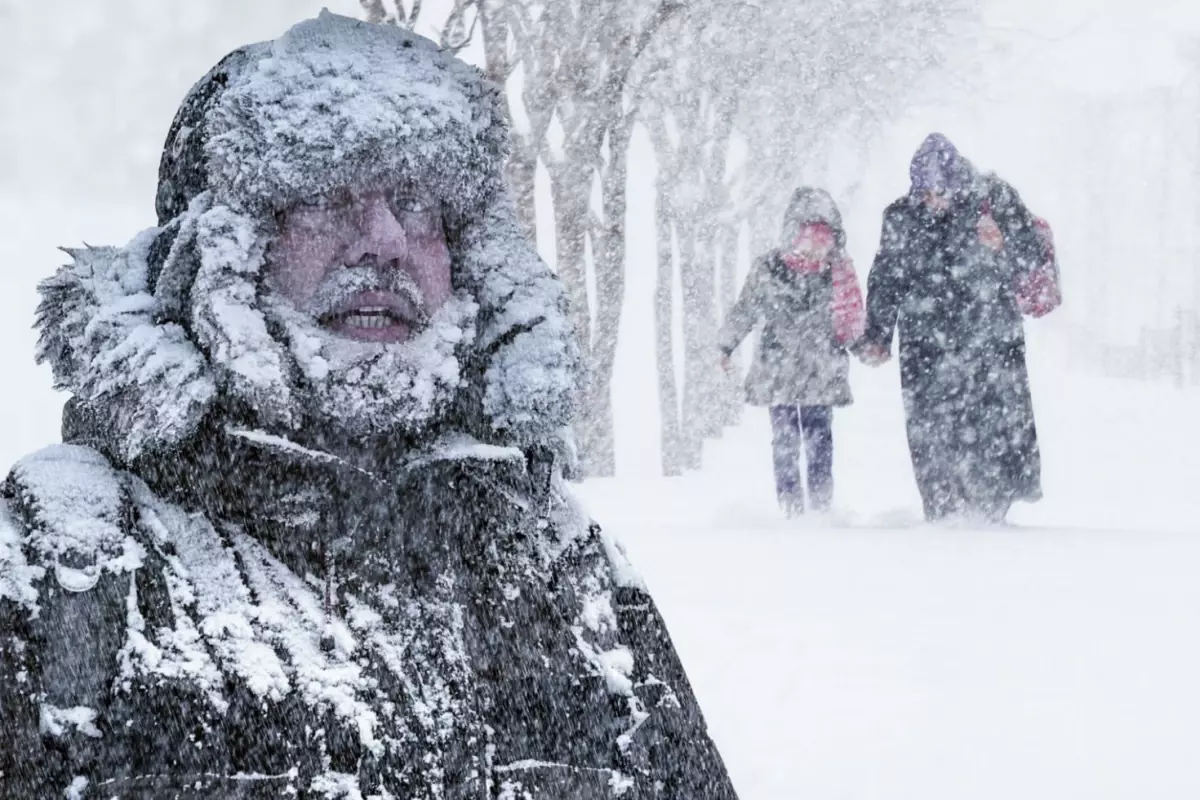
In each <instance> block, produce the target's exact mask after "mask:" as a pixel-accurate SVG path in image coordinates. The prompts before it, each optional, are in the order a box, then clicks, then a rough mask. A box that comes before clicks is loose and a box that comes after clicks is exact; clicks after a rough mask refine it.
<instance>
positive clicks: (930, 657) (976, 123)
mask: <svg viewBox="0 0 1200 800" xmlns="http://www.w3.org/2000/svg"><path fill="white" fill-rule="evenodd" d="M321 5H322V3H320V2H305V1H303V0H287V1H285V0H255V2H253V3H244V2H234V0H214V1H213V2H209V3H162V2H154V1H153V0H110V2H106V3H103V4H100V3H83V2H79V0H73V1H72V2H66V1H65V0H47V1H46V2H39V3H17V2H15V0H7V2H6V3H5V4H4V5H2V6H0V31H3V39H2V40H0V220H3V223H2V227H0V263H2V264H3V272H0V341H2V342H3V345H2V346H0V420H3V426H2V427H0V470H7V466H8V465H9V464H11V463H12V462H13V461H14V460H15V459H17V458H18V457H20V456H21V455H23V454H25V453H27V452H29V451H31V450H34V449H37V448H39V447H41V446H43V445H45V444H48V443H50V442H52V441H55V440H57V438H58V415H59V411H60V409H61V405H62V401H63V398H62V397H61V396H59V395H57V394H55V393H54V392H53V391H52V389H51V387H50V375H49V370H48V369H46V368H42V367H37V366H35V365H34V364H33V362H32V352H33V345H34V338H35V337H34V334H33V332H32V330H31V327H30V326H31V324H32V320H33V308H34V305H35V302H36V294H35V286H36V284H37V282H38V281H39V280H41V279H42V278H44V277H46V276H47V275H49V274H50V273H51V272H52V271H53V270H54V269H55V268H56V267H57V266H58V264H60V263H62V261H63V259H64V256H63V255H62V254H60V253H58V252H57V251H56V250H55V249H54V248H55V247H56V246H57V245H78V244H80V243H82V242H88V243H92V244H121V243H124V242H125V241H127V240H128V239H129V238H130V237H131V236H132V235H133V234H134V233H135V232H137V231H138V230H140V229H141V228H144V227H146V226H148V225H150V224H152V223H153V193H154V184H155V171H156V166H157V161H158V152H159V147H160V145H161V142H162V139H163V138H164V136H165V133H166V129H167V126H168V124H169V122H170V119H171V116H172V115H173V113H174V110H175V107H176V105H177V103H178V102H179V100H180V99H181V98H182V96H183V94H184V92H185V91H186V90H187V88H188V87H189V86H190V85H191V84H192V82H194V81H195V80H196V79H197V78H199V76H200V75H201V74H203V73H204V72H205V71H206V70H207V69H208V68H209V67H210V66H211V65H212V64H214V63H215V62H216V61H217V60H218V59H219V58H220V57H221V56H222V55H223V54H224V53H226V52H227V51H229V50H230V49H232V48H233V47H235V46H237V45H240V44H243V43H245V42H247V41H252V40H258V39H263V38H270V37H272V36H275V35H277V34H278V33H279V32H281V31H282V30H283V29H284V28H285V27H286V26H287V25H288V24H290V23H291V22H293V21H295V20H297V19H299V18H301V17H303V16H308V15H312V14H314V13H315V12H316V11H318V10H319V8H320V6H321ZM327 5H329V7H330V8H331V10H334V11H338V12H341V13H346V14H351V15H356V16H357V15H358V14H359V13H360V8H359V5H358V3H357V2H354V1H353V0H339V1H338V2H333V1H332V0H331V1H330V2H328V3H327ZM986 19H987V23H988V33H987V34H986V35H985V36H984V38H983V39H982V40H981V41H979V42H978V43H977V47H978V52H979V54H980V57H981V58H982V59H983V65H984V70H983V74H982V77H981V79H980V81H979V82H978V84H976V85H972V86H971V88H970V89H969V90H967V91H964V90H963V83H962V81H961V80H958V79H956V78H955V77H954V76H945V78H944V80H945V84H946V86H947V89H946V92H945V97H946V100H945V101H944V102H942V103H937V104H926V105H925V106H923V107H920V108H912V109H910V110H909V111H908V112H907V113H906V114H904V115H902V116H901V117H898V118H897V119H896V120H895V121H894V123H893V124H891V125H890V126H889V127H888V129H887V131H886V134H885V136H883V137H882V139H881V140H880V141H878V142H877V143H876V145H875V146H874V147H873V149H872V163H871V166H870V169H869V172H868V174H867V176H866V181H865V183H864V185H863V189H862V191H861V192H860V193H859V195H858V196H857V199H856V202H855V205H854V207H852V208H849V209H846V211H847V225H848V229H849V235H850V242H851V250H852V253H853V255H854V256H855V258H856V261H857V263H858V267H859V272H860V277H861V278H863V279H865V276H866V271H867V269H868V267H869V265H870V259H871V256H872V254H873V251H874V247H875V245H876V243H877V238H878V233H879V220H880V213H881V211H882V209H883V207H884V206H885V205H886V204H887V203H888V202H889V201H890V200H891V199H893V198H894V197H895V196H897V195H899V194H900V193H901V192H903V191H904V190H905V184H906V180H907V177H906V176H907V161H908V157H909V155H910V153H911V151H912V150H913V149H914V147H915V146H916V144H917V143H918V142H919V141H920V139H921V137H922V136H923V135H924V134H925V133H927V132H928V131H930V130H934V129H937V130H941V131H943V132H945V133H947V134H948V135H949V136H950V137H951V138H952V139H953V140H955V141H956V143H958V144H959V145H960V147H961V148H962V149H963V150H964V152H965V153H966V154H967V155H968V156H969V157H971V158H972V160H974V161H975V162H976V163H977V164H979V165H980V166H983V167H985V168H989V169H995V170H997V171H998V172H999V173H1000V174H1001V175H1003V176H1004V177H1005V178H1006V179H1008V180H1009V181H1011V182H1012V183H1014V184H1015V185H1016V186H1017V187H1018V189H1019V190H1020V191H1021V192H1022V194H1023V196H1024V197H1025V199H1026V201H1027V202H1028V203H1029V204H1030V205H1031V206H1032V207H1033V208H1034V209H1035V210H1036V211H1037V212H1038V213H1039V214H1041V215H1043V216H1045V217H1047V218H1048V219H1049V220H1050V221H1051V223H1052V224H1053V225H1054V227H1055V231H1056V234H1057V236H1058V239H1059V244H1060V258H1061V262H1062V268H1063V281H1064V288H1065V292H1066V296H1067V305H1066V306H1065V307H1064V308H1063V309H1062V310H1060V311H1059V312H1057V313H1056V314H1055V315H1054V316H1052V317H1050V318H1048V319H1047V320H1043V321H1039V322H1036V323H1032V324H1031V325H1030V326H1029V329H1028V330H1029V338H1030V351H1031V356H1030V368H1031V373H1032V382H1033V390H1034V399H1035V405H1036V410H1037V414H1038V426H1039V433H1040V435H1041V440H1042V447H1043V454H1044V459H1045V468H1046V477H1045V489H1046V494H1047V498H1046V500H1045V501H1044V502H1043V503H1041V504H1039V505H1037V506H1033V507H1028V508H1018V509H1016V510H1015V511H1014V514H1013V517H1012V519H1013V521H1014V522H1016V523H1017V524H1018V527H1016V528H1013V529H1007V530H997V531H988V532H980V531H963V530H944V529H930V528H927V527H924V526H923V525H920V524H919V518H920V513H919V501H918V498H917V494H916V489H915V486H914V485H913V482H912V478H911V472H910V469H909V466H908V462H907V452H906V450H905V446H904V433H903V419H902V413H901V409H900V399H899V386H898V375H897V372H896V369H895V366H894V365H892V366H889V367H888V368H886V369H884V370H881V371H878V372H871V371H868V370H866V369H864V368H860V367H858V366H856V367H855V370H854V372H853V374H852V380H853V383H854V388H855V393H856V395H857V397H858V404H857V405H856V406H854V407H853V408H852V409H850V410H847V411H845V412H841V413H839V415H838V417H837V422H836V425H835V436H836V437H837V438H836V447H837V456H836V467H835V473H836V477H837V480H838V498H837V507H838V510H837V512H836V513H835V515H834V519H833V520H831V521H828V520H827V521H825V522H823V523H785V522H783V521H781V520H780V519H779V516H778V514H777V512H776V511H775V509H774V501H773V496H772V494H773V490H772V483H771V475H770V464H769V433H768V426H767V422H766V415H765V413H763V412H762V411H761V410H758V409H751V410H748V411H747V413H746V415H745V421H744V423H743V425H741V426H740V427H739V428H736V429H733V430H731V431H729V432H727V433H726V435H725V436H724V438H723V439H721V440H718V441H715V442H712V443H710V445H709V446H708V447H707V448H706V451H705V468H704V470H703V471H701V472H700V473H696V474H691V475H688V476H687V477H684V478H680V479H674V480H670V481H668V480H663V479H660V478H657V473H658V468H659V463H660V462H659V457H658V401H657V397H656V381H655V372H654V370H655V366H654V353H653V346H652V334H653V327H652V326H653V318H652V317H653V305H652V304H653V292H654V273H655V264H654V245H653V235H654V229H653V202H654V192H653V185H654V184H653V180H654V161H653V157H652V154H651V153H650V148H649V142H648V139H647V137H645V136H644V134H638V135H636V136H635V138H634V142H633V146H632V150H631V155H630V157H631V161H632V163H631V169H630V196H629V209H628V220H629V245H630V253H631V259H632V260H631V265H630V270H629V274H628V289H627V301H626V307H625V313H624V321H623V328H622V334H621V340H620V346H619V350H618V356H617V366H616V372H615V398H614V407H615V409H614V413H615V418H616V430H617V472H618V476H617V478H615V479H612V480H605V481H594V482H591V483H589V484H587V485H585V486H583V487H582V489H581V491H582V493H583V494H584V496H585V497H586V499H587V500H588V502H589V505H590V507H591V511H592V513H593V514H594V515H595V516H596V517H597V518H598V519H599V521H600V522H602V523H603V524H605V525H607V526H608V527H610V529H612V530H614V531H615V532H616V533H617V534H618V536H620V537H621V538H622V539H623V540H625V541H626V543H627V545H628V547H629V549H630V552H631V555H632V557H633V559H634V561H635V563H637V564H638V565H639V566H640V568H641V569H642V571H643V573H644V574H645V576H646V578H647V581H648V582H649V584H650V586H651V588H652V590H653V591H654V594H655V597H656V599H657V600H658V602H659V604H660V606H661V607H662V609H663V611H664V614H665V615H666V618H667V621H668V623H669V624H670V626H671V628H672V631H673V633H674V636H675V638H676V643H677V645H678V648H679V650H680V652H681V655H682V657H683V659H684V662H685V664H686V665H687V667H688V669H689V674H690V675H691V677H692V680H693V682H694V684H695V688H696V690H697V692H698V694H699V696H700V700H701V702H702V704H703V706H704V708H705V711H706V715H707V718H708V721H709V724H710V726H711V728H712V731H713V736H714V738H715V739H716V740H717V742H718V744H719V745H720V746H721V748H722V751H723V753H724V755H725V758H726V760H727V762H728V765H729V768H730V770H731V772H732V773H733V777H734V780H735V782H736V784H737V785H738V788H739V790H740V792H741V793H742V796H743V798H745V800H775V799H776V798H778V799H779V800H784V799H785V798H795V797H813V798H846V799H847V800H851V799H853V800H858V799H860V798H861V799H863V800H867V799H868V798H869V799H871V800H876V799H878V800H898V799H899V798H914V799H916V798H921V800H929V799H930V798H947V799H949V798H964V797H969V798H978V799H983V798H995V799H996V800H1001V799H1002V798H1003V799H1004V800H1010V799H1011V798H1014V797H1022V798H1054V800H1064V799H1065V798H1089V800H1092V799H1093V798H1146V797H1161V798H1167V797H1171V798H1175V797H1196V796H1200V772H1198V771H1197V770H1195V769H1194V767H1193V766H1192V764H1193V761H1194V756H1195V752H1196V751H1197V749H1198V746H1200V678H1198V677H1197V676H1200V644H1198V643H1197V634H1196V631H1197V624H1196V621H1197V616H1200V581H1197V579H1196V576H1197V575H1198V574H1200V542H1198V541H1197V539H1196V533H1197V531H1198V530H1200V491H1198V489H1200V487H1198V485H1197V484H1198V479H1200V421H1198V420H1197V411H1198V409H1200V402H1198V401H1200V390H1197V388H1195V384H1196V383H1197V382H1200V365H1198V364H1197V361H1196V354H1197V352H1198V351H1200V347H1198V346H1197V342H1198V341H1200V321H1198V320H1200V44H1198V42H1200V4H1197V3H1196V2H1195V0H1178V1H1177V2H1169V1H1168V0H1143V1H1142V2H1133V1H1131V0H1041V1H1040V2H1038V1H1036V0H991V1H990V2H989V3H988V5H987V10H986ZM418 30H420V31H421V32H423V33H426V34H429V33H431V32H432V31H431V28H430V27H429V26H428V25H426V26H423V29H422V28H421V27H419V28H418ZM802 45H803V43H799V42H798V43H797V46H798V47H800V46H802ZM465 55H466V57H467V58H468V59H471V58H475V57H477V54H476V53H475V52H474V49H469V50H468V51H467V52H466V54H465ZM541 188H542V189H543V196H544V195H545V191H544V190H545V186H544V185H543V186H542V187H541ZM546 227H547V226H545V225H544V226H542V228H543V231H542V233H541V235H540V238H541V239H542V242H541V244H542V245H543V247H542V250H543V253H544V254H545V255H546V257H547V259H548V260H550V261H551V262H552V263H553V252H552V249H553V244H552V242H553V239H552V236H551V235H550V232H549V231H546V230H545V228H546Z"/></svg>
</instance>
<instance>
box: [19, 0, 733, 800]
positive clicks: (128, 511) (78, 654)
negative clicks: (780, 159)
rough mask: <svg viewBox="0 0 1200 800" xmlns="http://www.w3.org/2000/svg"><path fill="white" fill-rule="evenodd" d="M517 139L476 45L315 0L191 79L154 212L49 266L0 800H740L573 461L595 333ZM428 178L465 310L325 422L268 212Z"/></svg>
mask: <svg viewBox="0 0 1200 800" xmlns="http://www.w3.org/2000/svg"><path fill="white" fill-rule="evenodd" d="M330 97H336V99H337V101H338V102H335V103H331V102H329V98H330ZM506 141H507V131H506V129H505V126H504V122H503V114H502V108H501V104H500V98H499V93H498V89H497V88H496V87H494V86H491V85H490V84H487V83H486V82H485V81H483V80H482V79H481V78H480V76H479V75H478V73H477V72H476V71H474V70H472V69H471V68H469V67H467V66H466V65H464V64H462V63H461V62H459V61H457V60H456V59H454V58H452V57H451V56H449V55H447V54H445V53H443V52H441V51H439V50H438V49H437V48H436V47H435V46H434V45H433V44H432V43H430V42H428V41H426V40H424V39H421V38H420V37H417V36H415V35H413V34H410V33H409V32H407V31H405V30H403V29H401V28H397V27H394V26H373V25H366V24H365V23H361V22H357V21H354V20H349V19H347V18H343V17H336V16H335V15H330V14H327V13H326V14H323V15H322V16H321V17H320V18H319V19H317V20H312V21H308V22H305V23H301V24H300V25H298V26H296V27H295V28H293V29H292V30H291V31H289V32H288V33H287V34H285V36H284V37H281V38H280V39H279V40H276V41H275V42H270V43H264V44H260V45H252V46H249V47H247V48H242V49H241V50H239V51H236V52H235V53H234V54H233V55H231V56H230V57H228V58H226V59H225V60H224V61H222V62H221V64H220V65H218V67H217V68H215V69H214V70H213V71H212V72H210V73H209V75H208V76H206V77H205V79H203V80H202V81H201V82H200V83H198V84H197V85H196V87H194V88H193V90H192V92H191V93H189V96H188V98H187V99H186V100H185V102H184V104H183V107H182V108H181V110H180V113H179V115H178V116H177V117H176V120H175V123H174V124H173V125H172V128H171V132H170V134H169V137H168V146H167V148H166V150H165V153H164V157H163V161H162V166H161V169H160V185H159V193H158V203H157V207H158V213H159V225H158V226H157V227H155V228H151V229H148V230H147V231H144V232H143V233H141V234H139V235H138V236H136V237H135V238H134V239H133V241H132V242H130V243H129V244H128V245H127V246H125V247H123V248H89V249H85V250H81V251H73V252H72V256H73V257H74V263H73V264H70V265H68V266H65V267H63V268H62V269H61V270H59V272H58V274H56V275H55V276H54V277H52V278H50V279H48V280H47V281H45V282H44V283H43V284H42V286H41V287H40V288H41V293H42V305H41V307H40V308H39V314H38V326H39V328H40V333H41V338H40V341H39V357H40V358H41V359H42V360H43V361H45V362H48V363H49V364H50V365H51V367H52V368H53V370H54V375H55V380H56V383H57V385H58V386H59V388H61V389H63V390H65V391H69V392H70V393H71V394H72V400H71V401H70V402H69V404H68V407H67V413H66V415H65V418H64V430H63V433H64V441H65V442H66V443H65V444H62V445H56V446H53V447H49V448H47V449H45V450H42V451H40V452H38V453H35V454H33V455H31V456H29V457H27V458H25V459H23V460H22V461H20V462H19V463H18V464H17V466H16V467H15V468H14V469H13V471H12V473H11V474H10V475H9V476H8V479H7V480H6V481H5V482H4V483H3V487H2V489H0V721H2V722H3V724H2V725H0V798H8V797H19V798H26V797H29V798H43V797H44V798H51V797H68V798H75V797H78V798H104V799H107V798H110V797H120V798H126V799H131V798H146V800H150V798H154V800H158V799H159V798H176V797H180V798H214V799H215V798H265V797H301V798H356V797H365V798H375V799H376V800H384V798H405V800H433V799H434V798H445V799H446V800H454V799H455V798H462V799H463V800H465V799H466V798H471V799H472V800H475V799H476V798H493V800H500V799H501V798H504V799H505V800H508V799H509V798H512V799H516V798H533V799H540V800H558V799H559V798H573V799H575V798H577V799H578V800H598V799H599V798H610V797H621V798H626V799H627V800H628V799H629V798H657V799H658V800H732V798H734V797H735V794H734V791H733V789H732V787H731V785H730V782H729V779H728V777H727V775H726V774H725V770H724V767H723V766H722V764H721V760H720V757H719V755H718V754H717V752H716V750H715V748H714V746H713V744H712V742H711V741H710V739H709V737H708V734H707V732H706V730H705V725H704V721H703V718H702V717H701V715H700V711H699V709H698V707H697V704H696V700H695V698H694V696H693V695H692V692H691V689H690V688H689V686H688V683H687V679H686V676H685V675H684V672H683V669H682V667H681V666H680V664H679V660H678V658H677V656H676V654H675V652H674V649H673V648H672V646H671V643H670V639H669V637H668V636H667V633H666V630H665V628H664V626H663V623H662V619H661V617H660V616H659V614H658V612H657V611H656V610H655V607H654V604H653V602H652V601H651V599H650V597H649V595H648V594H647V593H646V591H645V588H644V586H643V585H642V584H641V582H640V581H639V580H638V578H637V576H636V575H635V573H634V572H633V571H632V570H631V569H630V568H629V565H628V564H627V562H626V561H625V559H624V556H623V555H622V552H621V550H620V548H619V547H618V546H617V545H616V544H615V543H614V542H613V541H611V540H610V539H608V538H607V537H606V536H605V535H604V534H603V533H602V532H601V531H600V530H599V529H598V528H597V527H596V526H595V525H593V524H591V523H590V522H589V520H588V519H587V517H586V515H584V514H583V513H582V512H581V510H580V509H579V508H578V507H577V506H576V505H575V503H574V502H573V501H572V499H571V498H570V495H569V493H568V492H567V490H566V487H565V485H564V483H563V481H562V477H561V465H562V463H563V461H564V458H566V457H567V456H568V454H569V450H570V448H569V447H567V446H565V444H564V437H563V436H562V435H561V430H562V428H563V426H565V425H566V424H567V422H568V421H569V420H570V418H571V416H572V414H573V398H574V397H575V396H576V395H577V393H578V385H577V381H576V377H577V372H578V366H579V365H578V351H577V349H576V348H575V346H574V342H573V339H572V337H571V336H570V334H569V331H570V321H569V320H570V318H569V315H568V314H567V309H566V300H565V292H564V290H563V288H562V286H561V285H560V284H559V283H558V282H557V281H556V280H555V279H554V277H553V275H552V274H551V273H550V271H549V269H548V268H547V267H546V265H545V264H544V263H543V262H541V260H540V259H539V258H538V257H537V255H536V252H535V251H534V249H533V247H532V244H531V243H530V242H529V241H528V238H527V237H525V236H524V235H523V234H522V233H521V231H520V228H519V225H518V223H517V220H516V215H515V210H514V209H513V208H512V204H511V200H510V199H509V197H508V195H507V193H506V191H505V190H504V188H503V186H504V183H503V158H504V148H505V142H506ZM407 181H412V182H414V183H415V184H416V185H417V186H419V187H421V188H422V189H426V190H428V191H430V192H431V193H432V194H433V195H434V196H436V197H439V198H442V199H443V200H444V211H445V215H446V228H447V244H448V247H449V249H450V253H451V263H452V280H453V282H454V289H455V298H453V299H452V300H451V301H448V302H447V306H446V307H449V306H450V305H451V303H458V306H457V308H460V309H461V310H462V315H463V316H462V319H458V318H453V319H452V322H453V324H450V323H447V325H446V329H447V331H448V333H447V334H446V336H444V337H442V334H441V330H440V329H435V326H434V325H433V324H432V323H431V324H430V325H429V326H428V328H427V329H426V330H424V331H422V332H420V333H419V334H418V336H417V338H415V339H413V340H410V342H408V343H406V345H405V346H406V347H411V349H413V350H414V351H417V353H418V355H419V356H420V358H417V357H416V356H414V357H413V359H412V361H413V363H415V364H417V365H418V366H419V368H420V369H419V370H418V369H417V367H414V368H413V369H414V372H413V373H412V374H414V375H416V376H417V378H419V382H417V381H410V382H408V383H405V384H403V387H402V388H401V389H400V390H398V391H401V392H403V391H405V390H406V389H407V387H412V389H411V392H409V394H411V395H412V404H411V406H400V407H399V408H400V411H397V412H396V416H395V418H394V419H393V418H391V417H389V418H388V420H387V421H388V422H389V424H390V427H388V428H387V429H386V430H388V431H389V433H387V434H382V433H372V434H370V435H365V434H363V433H362V431H361V430H359V431H356V432H355V433H353V434H351V433H349V432H348V431H349V430H350V429H348V428H347V429H345V430H342V431H341V432H340V433H339V432H337V431H336V430H334V429H336V425H332V426H329V427H321V426H318V425H313V424H311V422H306V420H309V417H306V414H308V413H309V408H310V406H308V405H306V404H305V403H304V402H303V397H302V395H303V393H304V392H305V391H306V389H308V388H309V387H310V386H311V383H309V381H316V380H319V376H318V377H314V376H315V375H317V373H313V372H312V371H311V370H312V367H313V365H314V361H313V359H314V358H317V357H323V356H322V354H323V353H324V351H323V350H322V349H321V348H324V347H326V346H327V344H328V343H327V342H326V341H325V340H323V339H321V338H320V337H316V336H314V337H312V339H311V340H308V339H305V340H302V344H303V347H297V346H296V344H295V342H292V341H289V340H287V339H286V338H285V337H282V336H281V335H278V334H277V333H276V332H274V331H273V330H272V325H271V324H270V323H269V318H268V317H267V316H265V315H264V312H263V299H262V298H263V297H264V295H265V294H268V292H269V288H268V287H267V286H266V284H265V282H264V280H263V276H262V268H263V264H264V253H266V252H267V251H268V249H269V247H270V245H271V242H272V238H271V237H272V236H273V223H272V220H273V218H274V212H275V211H277V210H279V209H281V208H286V207H288V205H289V204H291V203H294V202H296V201H299V200H303V199H306V198H312V197H320V196H322V195H323V193H325V192H327V191H329V190H331V189H336V188H337V187H347V186H349V187H363V186H366V187H370V186H378V185H385V186H386V185H405V182H407ZM444 308H445V307H444ZM456 313H458V312H456ZM439 337H441V338H439ZM313 348H316V350H314V349H313ZM321 363H322V364H328V363H330V362H321ZM306 370H308V371H307V372H306ZM421 370H424V371H421ZM408 375H409V373H405V376H406V378H407V377H408ZM297 376H299V377H297ZM418 390H419V391H418ZM422 404H424V405H422ZM410 412H412V413H414V414H417V415H418V416H419V418H420V419H422V420H424V422H423V423H422V424H421V426H417V427H403V425H402V424H401V423H403V422H404V421H405V419H407V418H406V417H404V416H403V414H406V413H410ZM420 415H423V416H420ZM401 431H403V433H401Z"/></svg>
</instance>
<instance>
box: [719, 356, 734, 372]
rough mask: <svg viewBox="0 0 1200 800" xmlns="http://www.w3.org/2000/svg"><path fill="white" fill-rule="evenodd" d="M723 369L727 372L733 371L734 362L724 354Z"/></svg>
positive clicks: (722, 358) (722, 357)
mask: <svg viewBox="0 0 1200 800" xmlns="http://www.w3.org/2000/svg"><path fill="white" fill-rule="evenodd" d="M721 369H723V370H725V371H726V372H732V371H733V362H732V361H730V360H729V356H727V355H724V354H722V355H721Z"/></svg>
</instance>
